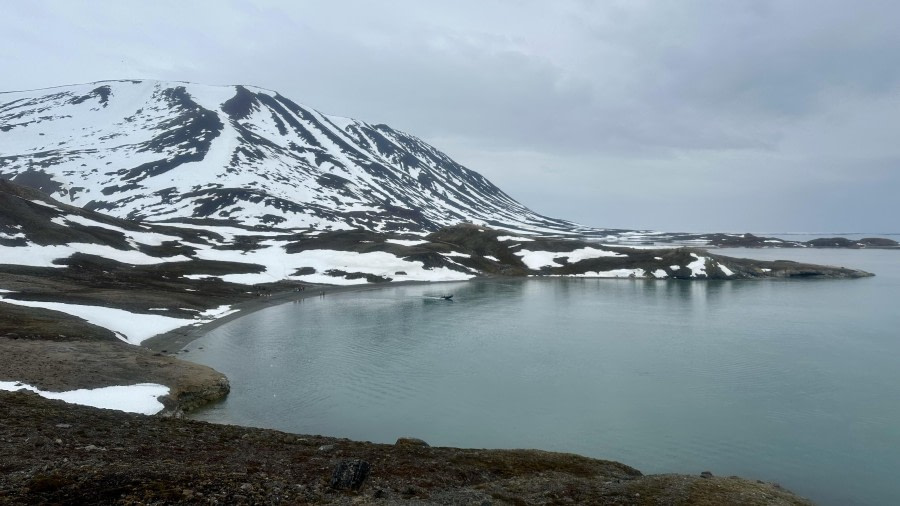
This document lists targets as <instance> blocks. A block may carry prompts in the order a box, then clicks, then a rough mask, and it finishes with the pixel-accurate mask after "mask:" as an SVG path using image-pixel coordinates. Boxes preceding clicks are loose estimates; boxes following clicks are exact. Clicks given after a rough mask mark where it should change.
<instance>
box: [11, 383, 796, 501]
mask: <svg viewBox="0 0 900 506" xmlns="http://www.w3.org/2000/svg"><path fill="white" fill-rule="evenodd" d="M0 415H2V418H3V423H2V424H0V455H2V458H0V503H3V504H173V503H197V504H301V503H317V504H396V503H404V504H485V505H486V504H496V505H501V504H516V505H527V504H653V505H666V504H691V505H697V504H700V505H704V504H706V505H722V504H746V505H762V504H776V505H780V504H785V505H787V504H810V503H809V502H808V501H806V500H805V499H802V498H799V497H797V496H795V495H793V494H791V493H790V492H788V491H786V490H783V489H781V488H780V487H779V486H778V485H776V484H769V483H762V482H752V481H748V480H744V479H740V478H737V477H729V478H722V477H715V476H712V475H710V474H709V473H704V474H703V475H702V476H684V475H651V476H644V475H642V474H641V473H640V471H638V470H636V469H633V468H631V467H628V466H626V465H624V464H620V463H617V462H611V461H605V460H595V459H589V458H586V457H581V456H578V455H571V454H562V453H549V452H543V451H537V450H476V449H458V448H433V447H430V446H428V445H427V444H426V443H424V442H422V441H419V440H415V439H401V440H399V441H398V442H397V443H396V444H394V445H383V444H373V443H368V442H358V441H349V440H346V439H335V438H327V437H321V436H301V435H296V434H286V433H283V432H278V431H273V430H264V429H252V428H246V427H236V426H228V425H214V424H208V423H204V422H196V421H190V420H182V419H177V418H164V417H147V416H142V415H130V414H125V413H121V412H117V411H109V410H101V409H95V408H88V407H82V406H75V405H69V404H64V403H62V402H61V401H51V400H47V399H43V398H41V397H38V396H37V395H36V394H31V393H25V392H15V393H7V392H0Z"/></svg>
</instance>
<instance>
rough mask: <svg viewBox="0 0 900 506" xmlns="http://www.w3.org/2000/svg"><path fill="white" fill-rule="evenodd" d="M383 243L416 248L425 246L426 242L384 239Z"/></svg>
mask: <svg viewBox="0 0 900 506" xmlns="http://www.w3.org/2000/svg"><path fill="white" fill-rule="evenodd" d="M384 242H389V243H391V244H399V245H401V246H416V245H419V244H425V243H426V242H428V241H423V240H421V239H385V240H384Z"/></svg>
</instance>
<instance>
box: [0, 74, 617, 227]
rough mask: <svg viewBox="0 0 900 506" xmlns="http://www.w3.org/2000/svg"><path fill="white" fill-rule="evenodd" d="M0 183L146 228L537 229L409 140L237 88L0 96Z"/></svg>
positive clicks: (474, 176) (90, 87)
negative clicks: (176, 222)
mask: <svg viewBox="0 0 900 506" xmlns="http://www.w3.org/2000/svg"><path fill="white" fill-rule="evenodd" d="M0 142H2V143H3V144H4V145H5V146H6V147H5V148H4V149H3V152H0V177H5V178H7V179H11V180H13V181H15V182H20V183H23V184H28V185H30V186H35V187H37V188H39V189H41V190H44V191H46V192H47V193H49V194H51V195H52V196H53V197H55V198H57V199H59V200H63V201H68V202H69V203H73V204H75V205H79V206H80V207H84V208H86V209H90V210H99V211H103V212H106V213H109V214H112V215H114V216H118V217H123V218H130V219H141V220H147V221H165V220H167V219H185V218H211V219H218V220H221V221H223V222H231V223H244V224H252V225H261V226H270V227H271V226H278V227H284V228H318V229H324V228H329V227H330V228H332V229H348V228H364V229H368V230H374V231H380V230H392V231H409V232H419V233H423V232H430V231H434V230H437V229H438V228H440V227H441V226H446V225H452V224H456V223H458V222H472V223H475V224H479V225H485V226H492V227H495V228H501V229H509V230H517V231H523V232H531V233H544V234H564V235H566V234H568V235H572V234H586V233H587V234H591V233H592V234H594V235H598V234H600V235H602V234H605V233H606V229H591V228H588V227H583V226H580V225H577V224H574V223H572V222H568V221H565V220H558V219H553V218H547V217H545V216H541V215H539V214H537V213H534V212H533V211H531V210H529V209H528V208H527V207H525V206H523V205H522V204H520V203H518V202H517V201H515V200H514V199H512V198H511V197H509V196H508V195H507V194H506V193H504V192H503V191H502V190H500V189H499V188H498V187H496V186H495V185H493V184H492V183H491V182H490V181H488V180H487V179H485V178H484V177H483V176H481V175H480V174H478V173H477V172H474V171H472V170H470V169H467V168H466V167H463V166H462V165H460V164H458V163H456V162H454V161H453V160H452V159H451V158H450V157H449V156H447V155H446V154H444V153H442V152H440V151H438V150H437V149H436V148H434V147H433V146H430V145H428V144H427V143H425V142H424V141H422V140H421V139H419V138H418V137H415V136H413V135H410V134H407V133H405V132H401V131H399V130H395V129H392V128H391V127H389V126H387V125H384V124H370V123H366V122H364V121H359V120H354V119H351V118H346V117H342V116H331V115H325V114H322V113H321V112H319V111H317V110H315V109H313V108H309V107H306V106H303V105H300V104H298V103H296V102H293V101H291V100H289V99H287V98H286V97H284V96H283V95H281V94H280V93H278V92H273V91H272V90H266V89H264V88H260V87H255V86H245V85H234V86H231V85H228V86H209V85H201V84H196V83H182V82H175V83H169V82H162V81H146V80H142V81H97V82H93V83H87V84H83V85H71V86H61V87H54V88H47V89H42V90H35V91H18V92H5V93H2V94H0Z"/></svg>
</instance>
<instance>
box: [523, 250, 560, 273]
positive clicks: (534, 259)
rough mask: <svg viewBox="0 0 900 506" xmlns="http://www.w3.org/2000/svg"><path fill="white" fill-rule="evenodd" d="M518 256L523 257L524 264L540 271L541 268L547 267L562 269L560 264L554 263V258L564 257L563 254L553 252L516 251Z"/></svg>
mask: <svg viewBox="0 0 900 506" xmlns="http://www.w3.org/2000/svg"><path fill="white" fill-rule="evenodd" d="M516 255H518V256H520V257H522V263H524V264H525V265H526V266H527V267H528V268H529V269H532V270H540V268H541V267H546V266H549V267H562V266H561V265H560V264H558V263H556V262H554V261H553V259H554V258H556V257H559V256H562V254H561V253H556V252H553V251H528V250H520V251H516Z"/></svg>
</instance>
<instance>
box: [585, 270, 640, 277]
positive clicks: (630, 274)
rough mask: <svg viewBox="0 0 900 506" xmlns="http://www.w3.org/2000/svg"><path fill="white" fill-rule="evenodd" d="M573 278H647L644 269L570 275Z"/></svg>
mask: <svg viewBox="0 0 900 506" xmlns="http://www.w3.org/2000/svg"><path fill="white" fill-rule="evenodd" d="M569 276H570V277H574V278H643V277H646V276H647V273H646V271H644V269H613V270H611V271H590V272H585V273H584V274H570V275H569Z"/></svg>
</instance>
